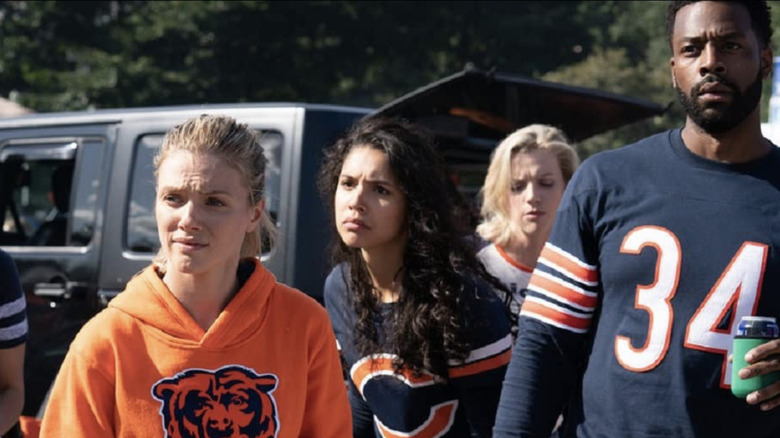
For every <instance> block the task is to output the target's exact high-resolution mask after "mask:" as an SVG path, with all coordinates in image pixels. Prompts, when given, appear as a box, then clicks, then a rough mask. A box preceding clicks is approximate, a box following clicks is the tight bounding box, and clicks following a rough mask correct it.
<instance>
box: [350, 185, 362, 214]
mask: <svg viewBox="0 0 780 438" xmlns="http://www.w3.org/2000/svg"><path fill="white" fill-rule="evenodd" d="M351 195H352V196H351V197H350V198H349V208H350V209H352V210H357V211H363V210H364V209H365V199H364V190H363V185H362V184H358V185H356V186H355V188H354V189H352V193H351Z"/></svg>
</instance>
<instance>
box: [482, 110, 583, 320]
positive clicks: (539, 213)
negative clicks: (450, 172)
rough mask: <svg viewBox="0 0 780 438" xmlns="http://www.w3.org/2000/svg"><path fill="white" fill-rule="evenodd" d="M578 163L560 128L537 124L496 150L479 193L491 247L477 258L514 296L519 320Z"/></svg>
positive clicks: (512, 300)
mask: <svg viewBox="0 0 780 438" xmlns="http://www.w3.org/2000/svg"><path fill="white" fill-rule="evenodd" d="M579 161H580V160H579V157H578V156H577V152H576V151H575V150H574V148H572V146H571V145H570V144H569V140H568V139H567V138H566V135H565V134H564V133H563V132H562V131H561V130H559V129H557V128H554V127H552V126H547V125H539V124H534V125H529V126H526V127H524V128H522V129H519V130H517V131H515V132H514V133H512V134H510V135H509V136H508V137H506V138H505V139H504V140H503V141H502V142H501V143H500V144H499V145H498V147H497V148H496V149H495V150H494V151H493V154H492V156H491V161H490V167H489V168H488V173H487V176H486V178H485V184H484V186H483V187H482V191H481V196H482V210H481V213H482V220H483V221H482V223H480V224H479V226H478V227H477V233H478V234H479V235H480V236H481V237H482V238H483V239H484V240H486V241H487V242H488V243H489V244H488V245H487V246H485V247H484V248H482V250H480V252H479V254H478V257H479V259H480V260H481V261H482V263H483V264H484V265H485V268H487V270H488V272H490V273H491V274H493V275H494V276H495V277H497V278H498V279H499V280H501V281H502V282H503V283H504V284H505V285H506V286H507V288H508V289H509V290H510V291H511V292H512V295H511V296H504V297H503V298H504V299H505V302H507V303H508V304H509V307H510V310H511V311H512V315H513V317H514V318H515V319H516V318H517V315H518V314H519V312H520V306H521V305H522V302H523V293H522V291H523V289H525V287H526V286H528V280H529V279H530V278H531V272H532V271H533V268H534V267H535V266H536V259H537V258H538V257H539V253H541V251H542V247H543V246H544V243H545V241H546V240H547V236H548V235H549V234H550V230H551V228H552V224H553V221H554V219H555V212H556V210H557V209H558V203H559V202H560V200H561V196H562V195H563V190H564V189H565V188H566V184H567V183H568V182H569V180H570V179H571V176H572V174H573V173H574V170H575V169H576V168H577V166H578V165H579ZM497 293H499V294H502V292H501V291H497Z"/></svg>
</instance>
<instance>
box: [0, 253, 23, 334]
mask: <svg viewBox="0 0 780 438" xmlns="http://www.w3.org/2000/svg"><path fill="white" fill-rule="evenodd" d="M26 341H27V311H26V304H25V300H24V292H23V291H22V285H21V284H20V283H19V274H18V273H17V272H16V265H14V261H13V259H11V256H10V255H8V253H6V252H5V251H2V250H0V349H4V348H12V347H16V346H18V345H20V344H23V343H24V342H26Z"/></svg>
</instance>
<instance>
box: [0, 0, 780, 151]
mask: <svg viewBox="0 0 780 438" xmlns="http://www.w3.org/2000/svg"><path fill="white" fill-rule="evenodd" d="M770 3H777V2H770ZM665 5H666V2H657V1H656V2H644V1H642V2H639V1H630V2H621V1H526V2H503V1H463V2H450V1H427V2H407V1H378V2H360V1H200V2H197V1H186V2H185V1H165V2H157V1H94V2H92V1H90V2H86V1H83V2H82V1H67V2H65V1H40V2H32V1H28V2H22V1H8V2H2V3H0V95H2V96H4V97H8V98H11V99H12V100H15V101H17V102H18V103H20V104H22V105H25V106H27V107H30V108H33V109H34V110H36V111H60V110H78V109H87V108H110V107H138V106H151V105H171V104H186V103H197V104H201V103H220V102H249V101H272V100H275V101H280V100H281V101H306V102H321V103H337V104H346V105H359V106H372V107H373V106H380V105H382V104H384V103H387V102H388V101H389V100H391V99H393V98H396V97H399V96H401V95H403V94H405V93H408V92H410V91H411V90H414V89H416V88H417V87H420V86H422V85H425V84H427V83H429V82H431V81H434V80H436V79H440V78H442V77H444V76H447V75H449V74H452V73H455V72H457V71H459V70H461V69H463V68H464V67H465V66H466V65H474V66H475V67H477V68H481V69H485V70H489V69H496V70H498V71H502V72H509V73H515V74H521V75H527V76H531V77H536V78H542V79H545V80H551V81H556V82H562V83H566V84H572V85H581V86H587V87H593V88H598V89H601V90H605V91H612V92H616V93H620V94H625V95H629V96H634V97H642V98H647V99H650V100H653V101H655V102H657V103H660V104H662V105H666V104H671V106H670V109H669V111H668V113H667V114H666V115H665V116H664V117H661V118H657V120H649V121H645V122H642V123H638V124H634V125H631V126H629V127H626V128H623V129H620V130H616V131H613V132H610V133H608V134H606V135H602V136H597V137H594V138H593V139H590V140H588V141H587V142H585V143H583V145H582V148H581V150H582V152H583V154H585V155H587V154H589V153H592V152H593V151H595V150H600V149H604V148H611V147H617V146H619V145H621V144H623V143H625V142H626V141H628V140H629V139H633V138H638V137H640V136H642V135H646V134H647V133H649V132H652V131H657V130H660V129H662V128H665V127H668V126H674V125H679V124H680V123H681V121H682V113H681V111H680V110H679V108H678V106H677V105H676V104H674V102H675V100H676V99H675V96H674V93H673V90H672V89H671V86H670V81H669V64H668V59H669V49H668V44H667V40H666V30H665ZM772 13H773V16H775V22H780V21H778V20H780V16H778V14H780V7H775V8H774V9H773V11H772ZM775 38H777V36H775ZM768 87H769V85H768V84H767V91H768ZM766 94H768V93H766ZM764 105H766V100H765V102H764Z"/></svg>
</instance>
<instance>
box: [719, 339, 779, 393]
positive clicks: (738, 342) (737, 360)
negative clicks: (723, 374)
mask: <svg viewBox="0 0 780 438" xmlns="http://www.w3.org/2000/svg"><path fill="white" fill-rule="evenodd" d="M772 339H773V338H765V337H761V338H756V337H743V336H735V337H734V347H733V350H732V363H731V393H732V394H734V395H736V396H737V397H739V398H745V397H747V395H748V394H750V393H751V392H753V391H757V390H759V389H761V388H766V387H767V386H769V385H771V384H772V383H774V382H776V381H777V380H778V379H780V372H778V371H775V372H773V373H769V374H764V375H762V376H754V377H750V378H747V379H740V378H739V374H738V373H739V370H741V369H742V368H744V367H746V366H747V365H748V363H747V362H745V354H746V353H747V352H748V351H750V350H752V349H753V348H755V347H758V346H759V345H761V344H763V343H765V342H769V341H771V340H772Z"/></svg>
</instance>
